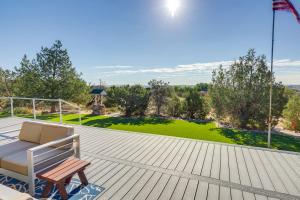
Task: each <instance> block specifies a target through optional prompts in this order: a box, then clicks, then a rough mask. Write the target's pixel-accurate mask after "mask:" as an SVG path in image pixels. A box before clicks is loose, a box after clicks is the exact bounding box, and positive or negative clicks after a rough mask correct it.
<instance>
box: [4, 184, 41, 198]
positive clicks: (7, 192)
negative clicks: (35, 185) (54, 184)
mask: <svg viewBox="0 0 300 200" xmlns="http://www.w3.org/2000/svg"><path fill="white" fill-rule="evenodd" d="M0 200H35V198H33V197H31V196H30V195H29V194H27V193H22V192H19V191H17V190H14V189H11V188H10V187H7V186H5V185H1V184H0Z"/></svg>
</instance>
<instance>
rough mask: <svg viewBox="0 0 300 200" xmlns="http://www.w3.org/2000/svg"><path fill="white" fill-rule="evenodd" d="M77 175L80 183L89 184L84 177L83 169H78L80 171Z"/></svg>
mask: <svg viewBox="0 0 300 200" xmlns="http://www.w3.org/2000/svg"><path fill="white" fill-rule="evenodd" d="M78 176H79V179H80V181H81V183H82V185H88V184H89V182H88V180H87V179H86V176H85V174H84V172H83V170H80V171H79V172H78Z"/></svg>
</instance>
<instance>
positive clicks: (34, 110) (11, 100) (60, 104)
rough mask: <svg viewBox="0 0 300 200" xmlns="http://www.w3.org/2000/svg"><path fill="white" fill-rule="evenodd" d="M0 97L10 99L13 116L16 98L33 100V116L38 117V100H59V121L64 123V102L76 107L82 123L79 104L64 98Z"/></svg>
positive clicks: (12, 114)
mask: <svg viewBox="0 0 300 200" xmlns="http://www.w3.org/2000/svg"><path fill="white" fill-rule="evenodd" d="M0 99H7V100H9V101H10V113H11V116H12V117H13V116H14V100H29V101H31V102H32V114H33V118H34V119H36V116H37V115H36V114H37V113H36V102H37V101H44V102H58V105H59V121H60V123H61V124H62V123H63V110H62V104H67V105H68V106H71V107H73V108H75V109H76V111H77V113H78V118H79V124H81V109H80V107H79V106H77V105H75V104H73V103H70V102H68V101H65V100H63V99H42V98H25V97H0Z"/></svg>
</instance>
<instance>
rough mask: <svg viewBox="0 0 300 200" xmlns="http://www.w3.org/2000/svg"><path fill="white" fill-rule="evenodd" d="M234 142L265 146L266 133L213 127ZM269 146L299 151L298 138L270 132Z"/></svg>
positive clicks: (299, 140)
mask: <svg viewBox="0 0 300 200" xmlns="http://www.w3.org/2000/svg"><path fill="white" fill-rule="evenodd" d="M214 129H217V130H218V131H219V133H220V134H221V135H223V136H225V137H227V138H230V139H231V140H232V141H234V143H236V144H240V145H247V146H258V147H267V139H268V135H267V134H266V133H257V132H251V131H240V130H232V129H228V128H214ZM271 146H272V148H275V149H280V150H287V151H296V152H299V151H300V139H297V138H295V137H293V136H288V135H281V134H272V137H271Z"/></svg>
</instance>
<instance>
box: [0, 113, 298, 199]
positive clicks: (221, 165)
mask: <svg viewBox="0 0 300 200" xmlns="http://www.w3.org/2000/svg"><path fill="white" fill-rule="evenodd" d="M24 120H25V119H22V118H4V119H1V120H0V132H4V131H6V130H12V129H17V128H19V127H20V126H21V123H22V122H23V121H24ZM75 132H76V133H78V134H80V140H81V157H82V159H84V160H87V161H90V162H91V163H92V164H91V166H90V167H88V168H87V170H86V175H87V178H88V180H89V182H92V183H95V184H97V185H100V186H102V187H104V188H105V190H104V192H103V193H101V195H100V196H99V197H98V199H115V200H116V199H125V200H130V199H137V200H143V199H149V200H150V199H151V200H152V199H153V200H154V199H160V200H168V199H171V200H175V199H183V200H188V199H196V200H198V199H209V200H214V199H216V200H218V199H220V200H221V199H233V200H234V199H236V200H242V199H245V200H248V199H251V200H252V199H253V200H254V199H257V200H260V199H262V200H263V199H270V200H271V199H272V200H273V199H300V154H297V153H287V152H283V151H271V150H268V149H262V148H254V147H244V146H238V145H229V144H223V143H213V142H206V141H197V140H191V139H182V138H174V137H167V136H157V135H151V134H142V133H141V134H138V133H131V132H125V131H116V130H110V129H102V128H93V127H87V126H75ZM14 135H17V132H15V133H12V134H1V135H0V145H1V143H6V142H11V141H12V140H14V139H11V138H10V137H7V136H14Z"/></svg>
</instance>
